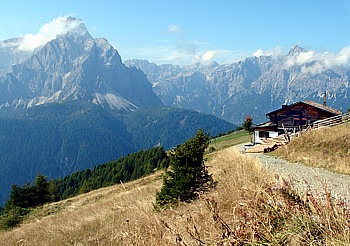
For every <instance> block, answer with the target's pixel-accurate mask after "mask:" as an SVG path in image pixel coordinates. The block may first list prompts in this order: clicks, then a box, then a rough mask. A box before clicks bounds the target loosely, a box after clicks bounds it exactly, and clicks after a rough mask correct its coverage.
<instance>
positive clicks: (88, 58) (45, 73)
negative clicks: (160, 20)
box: [0, 17, 162, 111]
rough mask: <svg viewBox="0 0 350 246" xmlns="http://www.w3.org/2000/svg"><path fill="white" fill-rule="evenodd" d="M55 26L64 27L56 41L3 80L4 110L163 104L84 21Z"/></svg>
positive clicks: (60, 22)
mask: <svg viewBox="0 0 350 246" xmlns="http://www.w3.org/2000/svg"><path fill="white" fill-rule="evenodd" d="M54 25H56V26H57V27H58V28H60V30H58V33H60V34H59V35H57V36H56V38H54V39H52V40H50V41H48V42H47V43H46V44H45V45H43V46H41V47H38V48H37V51H35V52H34V53H32V54H31V55H30V56H29V57H28V58H27V59H26V60H25V61H24V62H21V63H19V64H16V65H13V66H12V68H11V69H10V70H9V71H8V72H7V73H3V74H2V75H0V109H1V108H3V107H6V108H27V107H31V106H35V105H39V104H44V103H51V102H63V101H67V100H81V101H88V102H93V103H95V104H99V105H101V106H103V107H109V108H117V109H123V110H127V111H128V110H134V109H136V108H139V107H143V106H151V105H161V104H162V103H161V101H160V99H159V98H158V97H157V96H156V95H155V94H154V93H153V91H152V86H151V84H150V82H149V81H148V80H147V78H146V76H145V75H144V74H143V72H142V71H140V70H138V69H135V68H129V67H126V66H125V65H124V64H123V63H122V60H121V57H120V55H119V53H118V51H117V50H116V49H114V48H113V46H112V45H110V44H109V43H108V41H107V40H106V39H104V38H93V37H92V36H91V35H90V33H89V32H88V30H87V29H86V27H85V25H84V23H83V22H82V21H81V20H80V19H76V18H73V17H67V18H65V19H63V20H62V19H59V20H56V22H55V23H54ZM47 28H51V27H47ZM42 29H43V28H42ZM41 31H42V30H41ZM0 51H1V50H0Z"/></svg>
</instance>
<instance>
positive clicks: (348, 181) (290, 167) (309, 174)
mask: <svg viewBox="0 0 350 246" xmlns="http://www.w3.org/2000/svg"><path fill="white" fill-rule="evenodd" d="M243 146H244V145H237V146H235V148H238V149H239V150H243ZM246 155H248V156H250V157H251V158H258V159H259V161H260V163H261V165H262V167H263V168H265V169H266V170H269V171H270V172H271V173H274V174H275V175H276V177H277V179H278V177H279V180H281V178H282V177H283V178H284V179H286V180H287V181H288V182H290V183H291V184H292V186H293V187H294V189H295V190H296V191H297V192H299V193H300V194H305V193H306V191H307V190H308V187H309V188H310V190H311V191H312V193H313V195H314V196H321V197H324V195H325V186H326V187H327V191H328V192H330V194H331V196H332V197H333V198H335V199H337V200H343V201H345V202H346V203H347V204H350V176H349V175H344V174H337V173H332V172H329V171H327V170H324V169H322V168H314V167H308V166H305V165H303V164H299V163H290V162H288V161H286V160H283V159H281V158H277V157H271V156H268V155H264V154H246ZM277 179H276V182H277V181H278V180H277Z"/></svg>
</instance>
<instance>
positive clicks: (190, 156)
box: [156, 129, 213, 206]
mask: <svg viewBox="0 0 350 246" xmlns="http://www.w3.org/2000/svg"><path fill="white" fill-rule="evenodd" d="M208 144H209V136H208V135H207V134H205V133H204V132H203V130H202V129H200V130H199V131H198V132H197V134H196V136H195V137H194V138H191V139H189V140H187V141H186V142H184V143H183V144H182V145H179V146H177V148H176V149H175V153H173V154H172V155H171V156H170V165H171V170H170V171H167V172H166V173H165V175H164V177H163V186H162V188H161V190H160V191H159V192H158V193H157V197H156V202H157V204H158V205H160V206H163V205H166V204H171V203H175V202H176V201H178V200H179V201H182V202H190V201H191V200H193V199H195V198H197V197H198V194H199V193H200V192H201V191H205V190H208V189H209V188H210V187H211V186H212V184H213V180H212V176H211V175H209V174H208V171H207V168H206V166H205V165H204V152H205V149H206V148H207V147H208Z"/></svg>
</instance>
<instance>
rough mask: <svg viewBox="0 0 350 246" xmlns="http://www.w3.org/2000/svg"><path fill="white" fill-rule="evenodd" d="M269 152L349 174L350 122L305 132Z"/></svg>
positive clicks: (292, 160)
mask: <svg viewBox="0 0 350 246" xmlns="http://www.w3.org/2000/svg"><path fill="white" fill-rule="evenodd" d="M271 154H272V155H277V156H281V157H283V158H285V159H287V160H289V161H291V162H300V163H303V164H305V165H308V166H313V167H321V168H325V169H327V170H330V171H332V172H338V173H344V174H350V124H349V123H347V124H343V125H339V126H334V127H330V128H323V129H319V130H314V131H310V132H307V133H306V134H304V135H302V136H301V137H299V138H297V139H296V140H294V141H292V142H291V143H289V144H288V145H285V146H283V147H280V148H279V149H278V150H276V151H275V152H272V153H271Z"/></svg>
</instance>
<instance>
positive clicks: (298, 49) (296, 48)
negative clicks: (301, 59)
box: [288, 45, 305, 56]
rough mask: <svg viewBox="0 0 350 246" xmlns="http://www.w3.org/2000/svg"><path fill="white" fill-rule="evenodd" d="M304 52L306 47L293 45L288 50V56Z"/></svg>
mask: <svg viewBox="0 0 350 246" xmlns="http://www.w3.org/2000/svg"><path fill="white" fill-rule="evenodd" d="M302 52H305V49H304V48H302V47H300V46H299V45H294V46H292V48H290V50H289V52H288V56H294V55H297V54H300V53H302Z"/></svg>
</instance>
